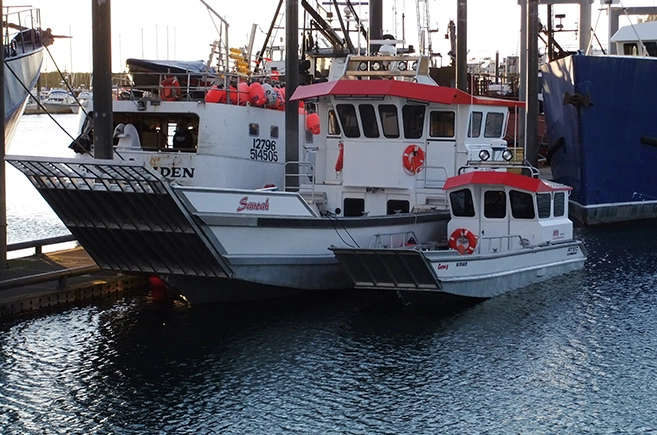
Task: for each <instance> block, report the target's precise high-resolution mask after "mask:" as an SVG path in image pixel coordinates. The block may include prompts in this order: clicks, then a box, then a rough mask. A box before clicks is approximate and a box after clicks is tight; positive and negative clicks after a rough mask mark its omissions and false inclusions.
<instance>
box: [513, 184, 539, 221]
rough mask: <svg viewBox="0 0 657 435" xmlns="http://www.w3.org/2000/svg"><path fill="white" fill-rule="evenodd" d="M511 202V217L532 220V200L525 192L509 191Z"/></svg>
mask: <svg viewBox="0 0 657 435" xmlns="http://www.w3.org/2000/svg"><path fill="white" fill-rule="evenodd" d="M509 201H510V202H511V215H512V216H513V217H514V218H516V219H534V217H536V214H535V213H534V198H533V195H531V194H529V193H526V192H519V191H517V190H511V191H510V192H509Z"/></svg>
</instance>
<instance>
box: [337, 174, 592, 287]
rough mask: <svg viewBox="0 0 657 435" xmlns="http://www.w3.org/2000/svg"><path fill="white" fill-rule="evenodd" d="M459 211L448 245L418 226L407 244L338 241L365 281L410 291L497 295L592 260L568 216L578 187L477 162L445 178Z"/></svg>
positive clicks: (454, 212)
mask: <svg viewBox="0 0 657 435" xmlns="http://www.w3.org/2000/svg"><path fill="white" fill-rule="evenodd" d="M444 190H445V191H446V193H447V195H448V199H449V205H450V207H449V208H450V214H451V219H450V221H449V223H448V224H447V228H448V229H447V232H448V234H449V235H450V236H449V241H448V244H447V246H444V245H443V246H438V245H431V244H422V243H418V240H419V239H418V238H416V237H415V235H414V234H412V233H403V234H392V235H390V236H389V237H387V238H386V239H387V240H394V239H395V238H396V239H398V240H404V241H408V240H412V241H413V242H414V243H406V246H402V247H391V246H380V247H377V248H365V249H361V248H344V247H341V248H338V247H333V248H331V249H332V251H333V252H334V253H335V255H336V257H337V258H338V259H339V260H340V263H341V264H342V265H343V267H344V269H345V270H346V271H347V272H348V274H349V276H350V277H351V278H352V281H353V283H354V286H355V287H356V288H360V289H387V290H396V291H398V292H399V294H400V296H401V297H402V298H405V297H407V298H409V299H412V297H413V296H414V295H417V294H418V293H448V294H452V295H457V296H465V297H474V298H490V297H493V296H497V295H500V294H502V293H506V292H508V291H511V290H515V289H518V288H521V287H525V286H527V285H530V284H533V283H537V282H540V281H544V280H547V279H550V278H553V277H555V276H559V275H562V274H565V273H568V272H571V271H574V270H577V269H581V268H582V267H583V266H584V262H585V260H586V250H585V248H584V245H583V244H582V242H581V241H579V240H576V239H574V238H573V223H572V221H570V220H569V219H568V194H569V192H570V191H571V190H572V188H571V187H568V186H565V185H562V184H558V183H553V182H549V181H545V180H541V179H538V178H533V177H527V176H524V175H519V174H517V173H514V172H497V171H496V172H493V171H481V170H475V171H470V172H466V173H463V174H461V175H457V176H454V177H450V178H449V179H448V180H447V181H446V183H445V185H444Z"/></svg>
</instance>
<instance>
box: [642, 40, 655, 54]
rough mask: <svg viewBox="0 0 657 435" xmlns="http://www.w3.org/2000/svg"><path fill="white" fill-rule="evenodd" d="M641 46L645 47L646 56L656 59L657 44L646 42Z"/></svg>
mask: <svg viewBox="0 0 657 435" xmlns="http://www.w3.org/2000/svg"><path fill="white" fill-rule="evenodd" d="M643 46H644V47H646V51H647V52H648V56H650V57H657V42H655V41H647V42H644V43H643Z"/></svg>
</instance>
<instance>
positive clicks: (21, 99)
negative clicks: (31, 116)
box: [4, 47, 44, 150]
mask: <svg viewBox="0 0 657 435" xmlns="http://www.w3.org/2000/svg"><path fill="white" fill-rule="evenodd" d="M43 57H44V49H43V48H42V47H40V48H38V49H36V50H34V51H31V52H27V53H25V54H21V55H18V56H15V57H11V58H8V59H5V66H4V68H5V72H4V74H5V83H4V86H5V121H4V122H5V150H7V149H8V148H9V145H10V144H11V139H12V138H13V137H14V133H15V131H16V126H17V125H18V121H20V119H21V116H23V112H24V111H25V105H26V104H27V99H28V97H29V96H30V94H29V90H30V89H32V88H33V87H34V86H35V85H36V82H37V79H38V78H39V74H40V73H41V65H42V63H43ZM26 89H27V90H26Z"/></svg>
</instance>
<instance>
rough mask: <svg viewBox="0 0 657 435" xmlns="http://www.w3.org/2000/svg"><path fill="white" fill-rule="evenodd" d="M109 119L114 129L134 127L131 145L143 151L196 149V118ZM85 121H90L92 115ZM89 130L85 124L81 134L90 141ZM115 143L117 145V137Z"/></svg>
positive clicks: (118, 115)
mask: <svg viewBox="0 0 657 435" xmlns="http://www.w3.org/2000/svg"><path fill="white" fill-rule="evenodd" d="M112 117H113V119H112V120H113V123H114V128H115V129H116V128H117V127H118V126H119V125H120V124H123V125H124V128H126V127H128V126H129V125H130V126H131V127H130V129H132V127H134V130H136V132H137V136H138V137H137V138H133V139H134V142H133V146H136V147H139V148H141V149H143V150H148V151H157V150H161V151H176V152H195V151H196V150H197V149H198V133H199V118H198V116H196V115H194V114H190V113H185V114H180V113H145V112H136V113H135V112H115V113H114V114H113V116H112ZM87 119H88V120H92V119H93V114H90V116H89V117H87ZM87 122H89V124H87ZM91 127H92V125H91V121H85V124H84V126H83V128H82V131H83V132H87V133H88V136H89V138H90V139H91V140H93V134H92V132H91ZM250 129H251V126H249V130H250ZM134 130H133V131H134ZM124 131H125V130H124ZM115 140H116V141H117V142H116V143H115V145H117V146H118V142H119V141H120V138H117V139H115ZM174 144H176V146H174Z"/></svg>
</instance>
